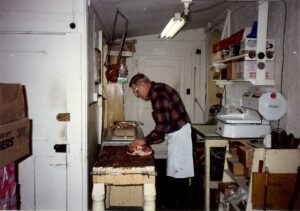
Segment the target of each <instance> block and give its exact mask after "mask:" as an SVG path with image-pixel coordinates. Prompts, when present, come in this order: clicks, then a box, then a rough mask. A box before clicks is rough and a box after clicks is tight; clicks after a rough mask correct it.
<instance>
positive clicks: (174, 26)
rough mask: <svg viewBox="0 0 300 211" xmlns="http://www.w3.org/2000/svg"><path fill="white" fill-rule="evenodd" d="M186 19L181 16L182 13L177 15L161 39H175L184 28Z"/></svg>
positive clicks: (162, 33)
mask: <svg viewBox="0 0 300 211" xmlns="http://www.w3.org/2000/svg"><path fill="white" fill-rule="evenodd" d="M184 24H185V19H184V18H182V17H181V16H180V13H175V16H174V17H173V18H171V20H170V21H169V23H168V24H167V25H166V27H165V28H164V30H163V31H162V32H161V34H160V36H159V37H160V38H162V39H163V38H167V39H169V38H173V37H174V35H175V34H177V32H178V31H179V30H180V29H181V28H182V27H183V26H184Z"/></svg>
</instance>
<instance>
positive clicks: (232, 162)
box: [227, 157, 244, 176]
mask: <svg viewBox="0 0 300 211" xmlns="http://www.w3.org/2000/svg"><path fill="white" fill-rule="evenodd" d="M227 162H228V168H229V170H230V171H231V173H232V174H233V175H236V176H243V175H244V166H243V164H242V163H240V162H239V160H238V158H237V157H231V158H227Z"/></svg>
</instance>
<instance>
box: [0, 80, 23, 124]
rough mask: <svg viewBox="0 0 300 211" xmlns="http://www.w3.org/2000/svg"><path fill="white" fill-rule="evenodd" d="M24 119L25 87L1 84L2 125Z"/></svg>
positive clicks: (0, 111) (0, 119)
mask: <svg viewBox="0 0 300 211" xmlns="http://www.w3.org/2000/svg"><path fill="white" fill-rule="evenodd" d="M24 117H25V98H24V89H23V86H22V85H20V84H4V83H0V124H5V123H7V122H11V121H14V120H17V119H22V118H24Z"/></svg>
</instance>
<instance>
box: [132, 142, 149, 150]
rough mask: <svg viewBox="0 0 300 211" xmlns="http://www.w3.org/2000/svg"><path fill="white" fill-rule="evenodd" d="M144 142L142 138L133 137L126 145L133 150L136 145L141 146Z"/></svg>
mask: <svg viewBox="0 0 300 211" xmlns="http://www.w3.org/2000/svg"><path fill="white" fill-rule="evenodd" d="M145 144H146V141H145V140H144V139H135V140H134V141H132V142H131V143H130V144H129V145H128V147H129V149H130V150H134V149H135V148H136V147H137V146H143V145H145Z"/></svg>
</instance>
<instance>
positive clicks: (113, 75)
mask: <svg viewBox="0 0 300 211" xmlns="http://www.w3.org/2000/svg"><path fill="white" fill-rule="evenodd" d="M118 16H121V17H122V18H123V19H124V20H125V24H124V29H123V33H122V40H121V44H120V49H119V52H118V58H117V62H116V64H111V63H110V62H109V55H110V52H111V48H112V45H113V42H114V39H115V33H116V26H117V20H118ZM127 28H128V20H127V18H126V17H125V16H124V15H123V14H122V13H121V12H120V11H119V10H117V12H116V16H115V20H114V26H113V33H112V37H111V40H110V42H109V45H108V52H107V57H106V61H105V66H106V68H107V70H106V72H105V76H106V79H107V80H108V81H111V82H117V81H118V77H119V72H120V68H123V67H122V66H121V64H120V62H121V55H122V50H123V46H124V42H125V38H126V34H127Z"/></svg>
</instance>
